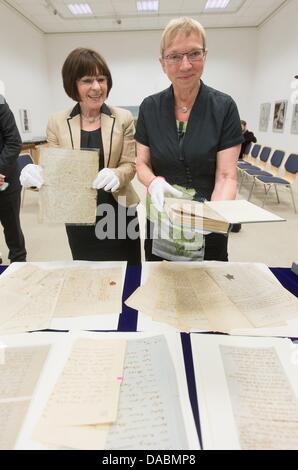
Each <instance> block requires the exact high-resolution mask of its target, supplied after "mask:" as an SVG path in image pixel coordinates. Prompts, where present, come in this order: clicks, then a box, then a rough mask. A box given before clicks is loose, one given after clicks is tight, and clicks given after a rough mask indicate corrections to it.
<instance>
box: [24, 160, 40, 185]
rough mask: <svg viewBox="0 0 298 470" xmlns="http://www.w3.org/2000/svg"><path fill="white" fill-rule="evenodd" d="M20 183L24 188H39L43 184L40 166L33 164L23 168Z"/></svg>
mask: <svg viewBox="0 0 298 470" xmlns="http://www.w3.org/2000/svg"><path fill="white" fill-rule="evenodd" d="M20 183H21V185H22V186H24V188H31V187H32V186H36V187H37V188H41V186H42V185H43V184H44V179H43V177H42V168H41V166H40V165H34V164H33V163H29V164H28V165H26V166H24V168H23V169H22V171H21V174H20Z"/></svg>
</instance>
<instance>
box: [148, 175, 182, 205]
mask: <svg viewBox="0 0 298 470" xmlns="http://www.w3.org/2000/svg"><path fill="white" fill-rule="evenodd" d="M148 191H149V193H150V195H151V203H152V204H153V206H154V207H155V209H157V210H158V212H162V211H163V206H164V202H165V194H172V196H174V197H182V196H183V193H182V192H181V191H178V189H175V188H173V186H171V185H170V184H169V183H167V182H166V181H165V180H164V179H163V178H159V177H157V178H154V180H153V181H151V183H150V184H149V186H148Z"/></svg>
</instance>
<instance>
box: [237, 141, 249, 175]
mask: <svg viewBox="0 0 298 470" xmlns="http://www.w3.org/2000/svg"><path fill="white" fill-rule="evenodd" d="M251 149H252V143H249V144H247V145H246V147H245V149H244V153H243V159H242V160H238V162H237V168H238V169H239V170H241V169H242V168H246V167H247V166H250V165H251V163H250V162H249V160H250V157H249V155H250V151H251Z"/></svg>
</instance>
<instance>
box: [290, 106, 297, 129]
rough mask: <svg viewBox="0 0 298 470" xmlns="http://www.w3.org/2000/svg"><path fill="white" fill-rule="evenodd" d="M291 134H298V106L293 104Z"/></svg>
mask: <svg viewBox="0 0 298 470" xmlns="http://www.w3.org/2000/svg"><path fill="white" fill-rule="evenodd" d="M291 134H298V104H293V114H292V124H291Z"/></svg>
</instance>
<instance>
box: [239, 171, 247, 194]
mask: <svg viewBox="0 0 298 470" xmlns="http://www.w3.org/2000/svg"><path fill="white" fill-rule="evenodd" d="M244 176H245V173H244V172H243V173H242V175H241V180H240V184H239V189H238V191H239V193H240V191H241V188H242V184H243V180H244Z"/></svg>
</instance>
